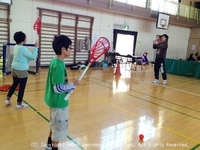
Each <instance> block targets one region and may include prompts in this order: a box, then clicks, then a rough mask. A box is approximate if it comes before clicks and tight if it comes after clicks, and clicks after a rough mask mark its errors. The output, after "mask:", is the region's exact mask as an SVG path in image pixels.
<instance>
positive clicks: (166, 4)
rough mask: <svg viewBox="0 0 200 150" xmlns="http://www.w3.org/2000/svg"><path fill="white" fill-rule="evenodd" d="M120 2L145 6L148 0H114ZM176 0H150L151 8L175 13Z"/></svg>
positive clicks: (176, 7)
mask: <svg viewBox="0 0 200 150" xmlns="http://www.w3.org/2000/svg"><path fill="white" fill-rule="evenodd" d="M115 1H118V2H121V3H127V4H129V5H134V6H138V7H143V8H146V7H147V2H149V0H115ZM178 5H179V2H178V0H151V9H152V10H155V11H159V12H164V13H167V14H171V15H176V14H177V10H178Z"/></svg>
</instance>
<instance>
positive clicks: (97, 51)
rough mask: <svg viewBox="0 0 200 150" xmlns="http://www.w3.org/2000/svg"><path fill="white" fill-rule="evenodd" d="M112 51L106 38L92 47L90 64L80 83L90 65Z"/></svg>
mask: <svg viewBox="0 0 200 150" xmlns="http://www.w3.org/2000/svg"><path fill="white" fill-rule="evenodd" d="M109 49H110V42H109V40H108V39H107V38H105V37H100V38H99V39H98V40H97V41H96V43H95V44H94V45H93V46H92V48H91V50H90V56H89V63H88V65H87V66H86V68H85V69H84V71H83V72H82V74H81V76H80V77H79V79H78V80H79V81H80V80H81V79H82V78H83V76H84V75H85V73H86V72H87V70H88V68H89V67H90V65H91V64H92V63H94V62H95V61H96V60H97V59H98V58H99V57H101V56H102V55H103V54H105V53H106V52H108V51H109ZM73 91H74V90H72V91H70V92H69V93H67V95H66V97H65V100H68V99H69V98H70V97H71V95H72V93H73Z"/></svg>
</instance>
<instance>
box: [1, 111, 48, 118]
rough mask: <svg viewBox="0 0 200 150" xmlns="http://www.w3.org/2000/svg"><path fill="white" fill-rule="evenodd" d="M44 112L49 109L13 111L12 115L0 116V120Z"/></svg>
mask: <svg viewBox="0 0 200 150" xmlns="http://www.w3.org/2000/svg"><path fill="white" fill-rule="evenodd" d="M31 110H32V109H31ZM45 112H49V111H47V110H45V111H44V110H41V111H39V110H37V111H31V112H23V113H22V114H16V112H15V114H14V115H9V116H5V117H0V120H5V119H10V118H13V117H17V116H31V115H32V114H36V115H37V113H45ZM17 113H18V112H17ZM37 116H38V115H37Z"/></svg>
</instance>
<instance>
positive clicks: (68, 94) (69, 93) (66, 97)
mask: <svg viewBox="0 0 200 150" xmlns="http://www.w3.org/2000/svg"><path fill="white" fill-rule="evenodd" d="M73 92H74V90H72V91H70V92H68V93H67V95H66V96H65V100H66V101H67V100H68V99H69V98H70V97H71V96H72V93H73Z"/></svg>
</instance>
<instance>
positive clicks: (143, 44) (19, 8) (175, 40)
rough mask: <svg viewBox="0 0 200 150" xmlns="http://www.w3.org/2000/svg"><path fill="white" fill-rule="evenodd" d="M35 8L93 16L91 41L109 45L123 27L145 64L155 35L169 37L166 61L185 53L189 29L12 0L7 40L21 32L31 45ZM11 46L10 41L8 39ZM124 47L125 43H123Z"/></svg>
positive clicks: (41, 0)
mask: <svg viewBox="0 0 200 150" xmlns="http://www.w3.org/2000/svg"><path fill="white" fill-rule="evenodd" d="M37 7H41V8H47V9H52V10H60V11H64V12H70V13H75V14H82V15H88V16H93V17H95V18H94V25H93V36H92V37H93V41H92V43H94V41H95V40H96V39H97V38H98V37H100V36H104V37H107V38H108V39H109V40H110V42H111V43H112V42H113V25H114V24H115V23H117V24H127V25H129V30H131V31H136V32H138V37H137V45H136V51H135V52H136V55H142V54H143V52H144V51H146V52H148V58H149V60H150V61H151V60H153V58H154V50H153V49H152V41H153V40H154V39H155V37H156V35H162V34H168V35H169V48H168V52H167V57H168V58H177V59H179V58H185V57H186V52H187V45H188V39H189V35H190V29H189V28H185V27H178V26H172V25H170V26H169V29H168V30H161V29H156V21H149V20H145V19H139V18H134V17H127V16H123V15H118V14H114V13H109V12H105V11H98V10H94V9H90V8H84V7H78V6H71V5H67V4H61V3H57V2H53V1H49V0H15V1H13V5H12V6H11V19H12V22H11V37H13V34H14V33H15V32H16V31H23V32H25V33H26V35H27V43H29V44H30V43H34V42H35V40H36V38H37V34H36V31H34V30H33V24H34V22H35V20H36V19H37V17H38V15H39V11H38V9H37ZM11 42H14V40H13V39H12V38H11ZM124 44H126V43H124Z"/></svg>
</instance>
